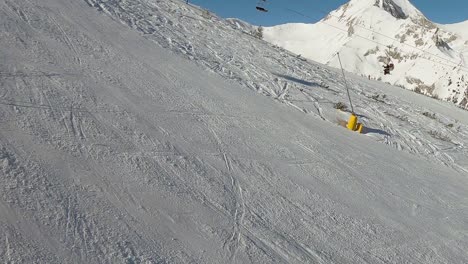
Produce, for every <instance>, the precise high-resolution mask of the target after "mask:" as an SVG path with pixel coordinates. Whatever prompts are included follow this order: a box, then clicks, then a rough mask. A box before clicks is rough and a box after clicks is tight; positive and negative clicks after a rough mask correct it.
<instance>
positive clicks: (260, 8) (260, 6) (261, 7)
mask: <svg viewBox="0 0 468 264" xmlns="http://www.w3.org/2000/svg"><path fill="white" fill-rule="evenodd" d="M265 5H266V0H260V1H258V3H257V6H256V7H255V8H256V9H257V10H258V11H260V12H268V10H267V9H266V8H265Z"/></svg>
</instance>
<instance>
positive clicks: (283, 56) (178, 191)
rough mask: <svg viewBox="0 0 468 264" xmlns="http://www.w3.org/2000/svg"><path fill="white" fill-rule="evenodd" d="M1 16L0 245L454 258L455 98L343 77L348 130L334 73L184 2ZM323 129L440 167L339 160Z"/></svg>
mask: <svg viewBox="0 0 468 264" xmlns="http://www.w3.org/2000/svg"><path fill="white" fill-rule="evenodd" d="M44 14H47V15H44ZM2 17H3V18H2ZM0 21H2V22H3V24H2V26H1V27H2V30H1V31H0V46H2V49H3V48H5V50H7V51H8V52H5V53H4V54H2V55H1V56H2V60H1V61H0V87H1V90H0V109H1V111H0V120H2V122H1V123H0V172H1V175H0V186H2V187H1V189H0V212H1V216H0V231H1V233H2V234H5V236H4V238H3V239H1V240H0V261H2V262H5V263H33V262H38V261H39V262H41V263H402V262H407V261H414V262H417V263H463V262H464V261H466V260H467V259H468V257H467V255H466V252H465V249H466V246H468V243H467V233H466V231H464V230H466V226H467V223H466V220H464V219H466V218H467V217H468V216H467V214H466V209H467V208H468V200H467V199H466V196H463V194H465V195H466V190H467V189H466V187H463V183H467V182H466V181H464V182H463V180H460V179H463V178H461V177H459V176H458V175H459V174H456V172H455V171H458V172H459V173H461V174H460V175H463V176H464V177H466V175H467V174H466V173H467V172H468V171H467V170H468V155H467V154H468V153H467V150H466V147H465V146H466V145H467V144H468V142H467V141H468V133H467V132H466V131H467V128H468V127H467V126H468V119H467V118H466V112H464V111H462V110H460V109H456V108H455V107H453V106H451V105H449V104H446V103H441V102H436V101H435V100H432V99H430V98H425V97H420V96H418V95H416V94H412V93H411V92H408V91H404V90H400V89H399V88H396V87H391V86H387V85H384V84H381V83H377V82H372V81H368V80H367V79H364V78H360V77H355V76H349V78H350V79H351V80H350V87H351V95H352V98H353V104H354V105H355V109H356V113H358V114H359V115H360V120H361V122H363V123H364V125H365V126H366V127H367V133H366V134H365V135H361V137H365V138H364V139H362V138H361V139H356V138H355V137H353V136H356V135H353V134H350V133H351V132H348V131H346V130H344V129H342V128H340V127H338V124H337V119H344V120H346V119H347V118H348V116H349V112H340V111H337V110H335V109H334V108H333V105H334V103H337V102H346V100H347V97H346V92H345V87H344V83H343V81H342V79H341V75H340V72H339V71H338V70H336V69H332V68H328V67H325V66H323V65H320V64H317V63H314V62H310V61H306V60H303V59H301V58H298V57H297V56H295V55H294V54H291V53H290V52H287V51H285V50H283V49H281V48H278V47H276V46H272V45H270V44H268V43H266V42H263V41H261V40H258V39H256V38H254V37H252V36H251V35H250V34H249V33H248V32H247V31H242V30H239V29H234V28H233V25H232V24H231V23H230V22H228V21H226V20H222V19H220V18H218V17H217V16H215V15H214V14H211V13H207V12H205V11H204V10H202V9H200V8H198V7H195V6H191V5H185V4H184V3H183V2H180V1H157V0H138V1H117V0H110V1H104V0H83V1H71V0H67V1H56V0H45V1H32V0H28V1H11V0H0ZM187 60H190V61H192V62H193V64H194V65H192V64H191V63H187ZM186 64H187V65H186ZM195 65H196V66H195ZM194 69H197V70H200V72H201V73H203V74H202V76H197V72H194V73H193V76H188V77H184V76H183V74H184V73H189V72H191V71H194ZM203 78H209V80H212V81H213V82H216V83H214V84H212V83H209V82H204V81H205V80H203ZM219 79H222V80H223V81H219ZM224 80H227V81H224ZM204 86H207V87H204ZM241 88H246V89H245V91H244V90H242V91H236V90H235V89H241ZM219 89H223V90H219ZM224 90H227V91H228V93H227V95H228V96H226V95H225V94H223V92H221V91H224ZM251 90H253V91H255V92H256V93H255V92H252V91H251ZM245 94H247V95H249V97H247V96H244V95H245ZM233 95H236V96H237V95H238V96H239V98H237V97H233ZM377 95H378V96H377ZM226 97H227V98H226ZM250 97H252V98H255V97H259V98H260V97H261V98H260V99H251V98H250ZM264 97H267V98H268V100H267V98H264ZM217 99H219V100H221V99H222V100H223V103H221V104H222V105H218V104H219V103H218V102H217V101H216V100H217ZM257 100H258V101H257ZM270 102H274V103H273V105H274V106H275V109H279V110H275V112H274V113H269V112H268V111H269V110H270V109H271V108H269V107H270V105H271V103H270ZM254 104H255V105H256V106H258V107H259V109H268V111H263V110H262V111H261V110H246V109H250V108H246V107H245V106H246V105H247V106H248V105H254ZM265 105H266V106H265ZM263 107H264V108H263ZM291 112H292V114H291ZM303 112H304V113H307V115H305V114H304V113H303ZM283 113H287V114H283ZM262 115H264V116H262ZM290 116H294V117H296V116H299V117H298V119H297V120H299V121H296V120H291V119H290V118H289V117H290ZM308 122H310V123H314V124H315V125H316V126H317V127H319V128H320V127H324V128H323V131H322V130H320V133H322V134H324V135H325V134H327V133H328V132H330V133H331V134H332V135H331V136H330V138H328V137H324V136H323V137H322V136H320V135H321V134H320V135H314V134H313V131H312V132H311V131H309V130H307V129H305V128H304V127H303V126H301V125H298V124H303V123H307V124H309V123H308ZM330 123H332V124H333V125H332V126H329V125H330ZM335 124H336V127H335ZM327 126H328V127H327ZM278 127H282V129H286V130H281V129H279V128H278ZM327 129H329V130H333V129H336V131H335V130H333V131H327ZM336 135H340V136H342V137H345V138H346V139H347V140H349V141H354V140H355V141H357V142H361V143H362V144H367V143H368V142H367V141H365V140H368V139H369V138H371V139H372V140H374V141H378V142H382V143H384V144H387V145H389V146H391V147H393V148H396V149H398V150H400V151H401V152H403V153H410V155H412V156H414V157H416V158H415V160H416V159H417V158H418V157H422V158H423V159H426V160H427V161H428V163H427V166H429V164H430V163H437V164H443V168H442V169H440V171H439V170H438V171H437V172H434V175H436V176H439V177H440V175H444V176H447V178H448V179H449V180H450V181H449V183H445V181H444V179H440V178H437V177H436V176H434V177H430V178H429V180H427V181H425V180H424V179H419V178H416V179H413V178H411V179H413V180H414V181H413V182H409V183H407V184H405V182H402V181H403V180H402V179H403V178H401V177H400V176H399V173H400V174H401V175H407V174H409V175H411V173H412V172H411V171H410V170H411V168H412V169H415V170H416V171H417V172H418V173H416V175H421V174H423V173H429V172H432V171H431V169H432V168H434V167H430V168H429V169H425V168H413V167H411V164H410V165H407V164H402V168H401V171H399V172H395V174H396V175H395V177H392V179H389V178H386V177H384V176H386V175H387V176H388V175H390V174H391V173H389V171H392V170H394V169H395V167H391V166H389V165H386V164H385V163H380V162H381V161H379V160H383V159H384V158H386V157H384V155H383V154H382V155H377V154H376V155H377V156H376V157H370V154H368V153H362V155H364V156H365V157H366V158H367V159H369V160H373V159H375V160H376V162H377V164H374V163H373V162H369V163H366V161H365V159H364V158H361V157H354V158H355V159H353V158H352V157H350V156H346V155H344V154H341V152H342V151H341V150H343V153H352V152H353V151H354V150H353V149H351V147H348V146H344V143H343V142H341V143H343V145H339V144H340V142H333V140H332V136H336ZM314 136H315V137H314ZM328 146H334V147H335V148H333V147H328ZM373 146H374V145H373ZM358 147H359V149H360V150H361V151H363V150H365V149H366V146H363V145H360V146H358ZM383 147H384V146H382V149H385V148H383ZM358 151H359V150H358ZM382 151H384V150H382ZM369 153H370V152H369ZM392 153H394V152H392ZM324 155H325V156H324ZM366 155H367V156H366ZM402 155H403V154H402ZM405 155H406V154H405ZM364 156H362V157H364ZM404 157H407V156H404ZM408 157H411V156H409V155H408ZM389 159H390V160H392V161H399V162H403V163H404V159H403V158H398V157H397V158H394V157H389ZM354 162H355V163H356V164H354V166H352V165H350V164H352V163H354ZM424 164H426V163H424ZM381 166H382V167H383V168H381ZM434 166H435V165H434ZM368 167H369V168H370V169H369V171H370V172H368V174H369V175H368V176H369V178H360V177H358V175H360V174H361V170H363V168H368ZM452 169H453V170H455V171H453V170H452ZM381 171H383V172H382V173H384V174H383V175H384V176H379V175H380V174H379V173H380V172H381ZM442 172H444V173H445V172H446V174H447V175H445V174H443V173H442ZM452 174H453V175H455V176H453V175H452ZM291 175H294V176H291ZM298 175H299V176H298ZM429 176H431V175H428V177H429ZM415 177H416V176H415ZM456 180H460V181H461V182H460V185H457V184H453V183H452V182H456ZM428 182H430V183H432V184H433V185H431V184H429V183H428ZM443 183H444V184H447V186H445V185H444V186H445V187H446V188H447V189H444V190H443V191H442V190H439V189H432V187H434V186H435V185H437V184H439V185H442V184H443ZM370 187H372V189H370V190H369V188H370ZM334 188H336V189H334ZM349 193H353V194H355V196H348V194H349ZM368 203H369V204H370V205H368ZM367 205H368V206H367ZM369 208H372V209H369ZM438 210H440V211H438ZM401 219H404V222H403V223H401V222H399V221H403V220H401ZM432 227H436V228H435V229H434V230H431V231H430V232H427V229H428V228H432ZM463 228H465V229H463Z"/></svg>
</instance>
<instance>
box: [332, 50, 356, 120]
mask: <svg viewBox="0 0 468 264" xmlns="http://www.w3.org/2000/svg"><path fill="white" fill-rule="evenodd" d="M336 54H337V55H338V61H339V62H340V67H341V72H342V73H343V79H344V82H345V86H346V92H348V99H349V105H351V112H352V113H353V115H354V108H353V103H352V102H351V96H350V95H349V88H348V83H347V82H346V76H345V73H344V70H343V65H342V64H341V58H340V53H339V52H337V53H336Z"/></svg>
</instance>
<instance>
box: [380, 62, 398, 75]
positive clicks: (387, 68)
mask: <svg viewBox="0 0 468 264" xmlns="http://www.w3.org/2000/svg"><path fill="white" fill-rule="evenodd" d="M383 67H384V71H383V72H384V75H387V74H390V72H391V71H393V69H395V65H393V63H389V64H387V65H385V66H383Z"/></svg>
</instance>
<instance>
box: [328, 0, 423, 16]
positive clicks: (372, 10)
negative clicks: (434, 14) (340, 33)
mask: <svg viewBox="0 0 468 264" xmlns="http://www.w3.org/2000/svg"><path fill="white" fill-rule="evenodd" d="M388 15H390V16H391V17H393V18H395V19H397V20H398V19H408V18H411V20H414V21H417V20H419V19H420V18H425V17H424V15H423V14H422V13H421V12H420V11H419V10H418V9H417V8H416V7H415V6H413V5H412V4H411V3H410V2H409V1H408V0H351V1H349V2H348V3H346V4H344V5H342V6H341V7H340V8H338V9H337V10H335V11H332V12H331V13H330V14H329V15H328V16H327V17H326V18H325V19H324V20H329V19H331V18H333V17H339V18H340V19H341V20H342V19H348V20H352V19H356V18H362V17H367V16H372V17H378V16H380V17H384V18H385V17H386V16H388Z"/></svg>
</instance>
